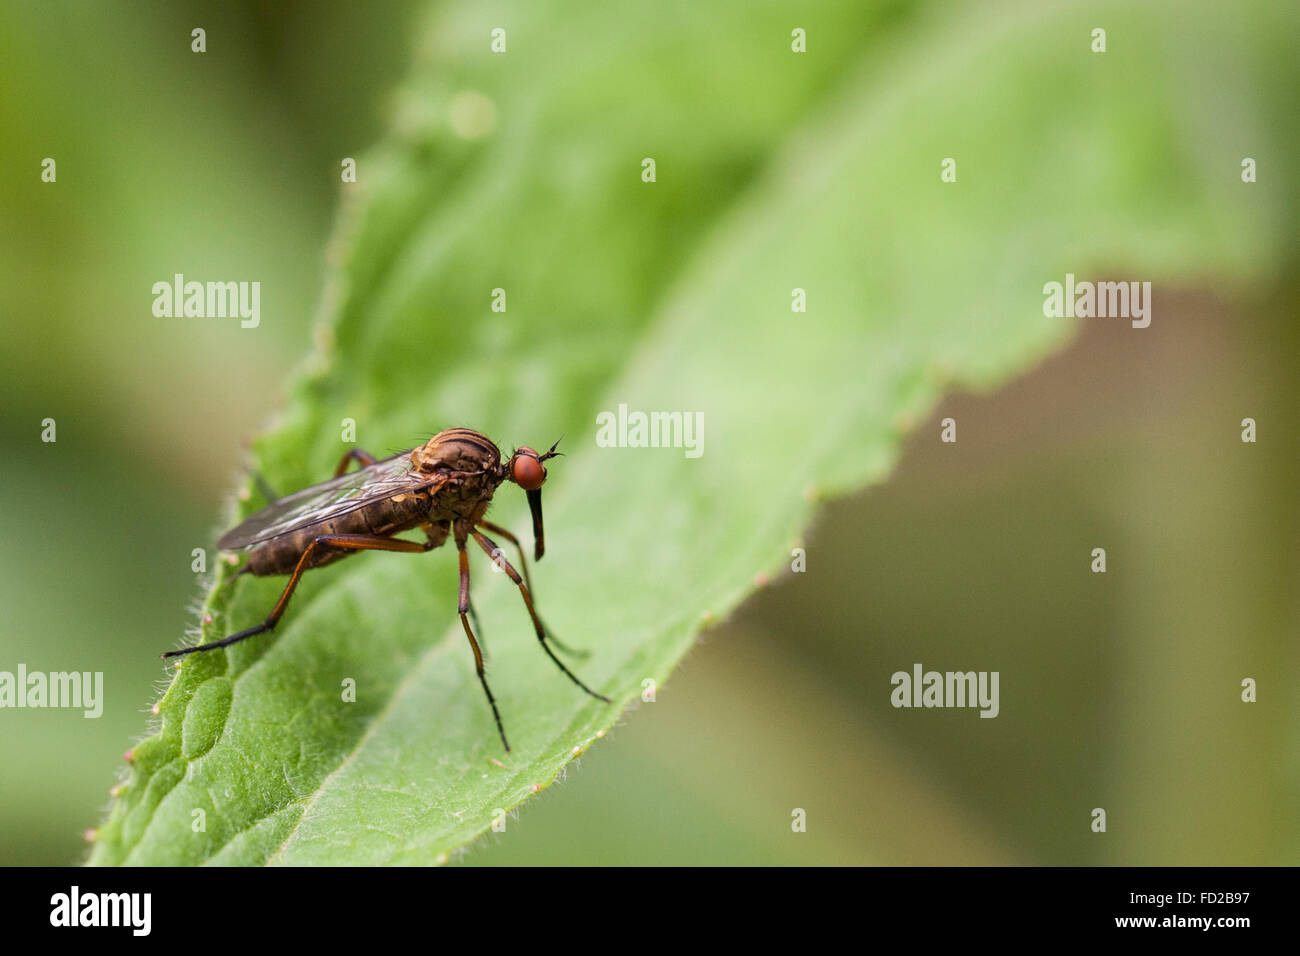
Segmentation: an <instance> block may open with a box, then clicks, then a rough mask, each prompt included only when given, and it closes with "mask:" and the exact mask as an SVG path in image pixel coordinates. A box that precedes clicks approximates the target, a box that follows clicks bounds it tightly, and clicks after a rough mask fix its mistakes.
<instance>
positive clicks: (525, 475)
mask: <svg viewBox="0 0 1300 956" xmlns="http://www.w3.org/2000/svg"><path fill="white" fill-rule="evenodd" d="M559 444H560V443H559V442H558V441H557V442H556V443H555V444H554V445H552V446H551V450H550V451H548V452H546V453H545V454H538V453H537V452H536V451H535V450H534V449H532V448H529V447H528V446H527V445H524V446H521V447H519V448H516V449H515V453H514V454H513V455H511V456H510V460H509V461H508V462H506V464H505V466H504V468H505V477H506V479H507V480H509V481H513V482H514V483H515V484H516V485H518V486H519V487H520V488H522V489H524V491H526V492H527V493H528V509H529V510H530V511H531V512H532V513H533V539H534V542H535V544H534V546H533V560H534V561H540V560H541V559H542V555H543V554H544V553H545V552H546V538H545V535H544V534H543V529H542V485H543V484H545V483H546V466H545V465H544V464H543V462H544V461H546V460H547V459H548V458H556V457H558V456H559V455H561V454H562V452H558V451H556V450H555V448H556V446H557V445H559Z"/></svg>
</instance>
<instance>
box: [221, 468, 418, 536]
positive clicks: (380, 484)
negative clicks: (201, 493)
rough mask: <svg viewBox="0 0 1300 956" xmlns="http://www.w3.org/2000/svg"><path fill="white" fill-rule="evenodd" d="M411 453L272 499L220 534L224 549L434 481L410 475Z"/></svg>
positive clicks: (287, 530)
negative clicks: (272, 500) (265, 505)
mask: <svg viewBox="0 0 1300 956" xmlns="http://www.w3.org/2000/svg"><path fill="white" fill-rule="evenodd" d="M411 469H412V465H411V458H410V452H405V451H404V452H400V453H399V454H396V455H393V456H392V457H391V458H385V459H384V460H383V461H377V462H375V463H374V464H373V465H369V466H367V467H365V468H362V469H359V470H358V471H353V472H349V473H348V474H346V475H340V476H339V477H337V478H335V479H333V480H332V481H327V482H324V483H323V484H319V485H312V486H311V487H310V488H304V489H303V490H302V491H299V492H297V493H295V494H292V495H289V496H288V497H285V498H281V499H280V500H279V501H276V502H272V503H271V504H270V505H268V506H267V507H265V508H263V509H262V510H261V511H258V512H255V513H254V514H251V515H249V516H248V517H247V518H246V519H244V521H243V522H242V523H241V524H239V525H236V526H235V527H234V528H231V529H230V530H229V531H227V532H226V533H225V534H223V535H222V536H221V540H220V541H218V542H217V547H218V548H220V549H221V550H222V551H236V550H238V549H240V548H249V547H252V546H253V545H256V544H261V543H262V542H263V541H269V540H270V539H272V538H275V537H278V536H280V535H282V534H288V533H289V532H290V531H297V530H298V529H299V528H302V527H304V526H306V525H310V524H315V523H317V522H318V521H325V520H328V519H329V518H334V517H337V516H338V515H343V514H347V513H348V512H349V511H355V510H356V509H358V508H360V507H362V506H363V505H367V504H370V503H371V502H373V501H379V500H381V499H384V498H391V497H392V496H394V495H397V494H401V493H402V492H404V491H411V490H413V489H415V488H419V487H424V486H427V485H429V484H431V483H433V482H436V481H437V479H433V481H432V482H431V480H430V479H429V478H427V477H425V476H422V475H412V474H411Z"/></svg>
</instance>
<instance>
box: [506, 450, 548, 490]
mask: <svg viewBox="0 0 1300 956" xmlns="http://www.w3.org/2000/svg"><path fill="white" fill-rule="evenodd" d="M510 476H511V477H512V478H513V479H514V482H515V484H517V485H518V486H519V487H520V488H523V489H524V490H525V491H536V490H537V489H538V488H540V487H542V482H544V481H545V480H546V469H545V468H543V467H542V463H541V462H540V461H538V460H537V452H535V451H533V450H532V449H531V448H521V449H519V453H518V454H516V455H515V461H514V464H513V465H512V466H511V469H510Z"/></svg>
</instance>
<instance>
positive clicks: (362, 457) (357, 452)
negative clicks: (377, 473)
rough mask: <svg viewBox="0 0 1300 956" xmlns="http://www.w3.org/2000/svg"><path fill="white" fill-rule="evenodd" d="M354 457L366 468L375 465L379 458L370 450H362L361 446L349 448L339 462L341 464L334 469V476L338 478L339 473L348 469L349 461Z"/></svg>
mask: <svg viewBox="0 0 1300 956" xmlns="http://www.w3.org/2000/svg"><path fill="white" fill-rule="evenodd" d="M353 459H356V461H357V462H358V463H359V464H360V465H361V467H362V468H365V467H367V466H368V465H373V464H374V463H375V462H377V461H378V460H379V459H378V458H376V457H375V456H374V455H372V454H370V452H368V451H362V450H361V449H360V448H349V449H348V450H347V452H346V453H345V454H344V455H343V460H342V461H340V462H339V466H338V467H337V468H335V469H334V477H335V478H337V477H338V476H339V475H341V474H343V472H345V471H347V470H348V462H350V461H352V460H353Z"/></svg>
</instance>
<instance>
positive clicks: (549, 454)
mask: <svg viewBox="0 0 1300 956" xmlns="http://www.w3.org/2000/svg"><path fill="white" fill-rule="evenodd" d="M562 441H564V436H563V435H561V436H560V437H559V438H557V439H556V440H555V444H554V445H552V446H551V450H550V451H548V452H547V453H546V454H545V455H538V456H537V460H538V461H546V459H548V458H559V457H560V456H561V455H563V454H564V452H562V451H556V450H555V449H556V448H557V447H558V446H559V444H560V442H562Z"/></svg>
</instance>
